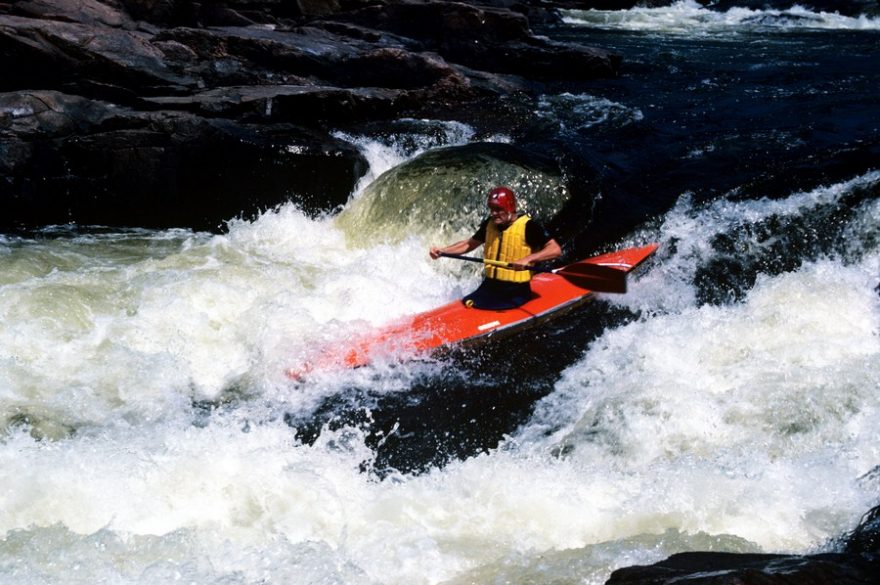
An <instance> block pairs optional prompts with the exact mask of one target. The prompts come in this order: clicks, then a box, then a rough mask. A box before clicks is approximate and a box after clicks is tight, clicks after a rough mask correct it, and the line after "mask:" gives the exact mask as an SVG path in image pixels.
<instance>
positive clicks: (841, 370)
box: [0, 2, 880, 585]
mask: <svg viewBox="0 0 880 585" xmlns="http://www.w3.org/2000/svg"><path fill="white" fill-rule="evenodd" d="M878 29H880V21H878V20H876V19H872V18H870V17H868V16H856V17H848V16H847V17H845V16H840V15H836V14H826V13H820V12H813V11H809V10H806V9H802V8H791V9H763V10H753V9H733V10H730V11H727V12H711V11H709V10H707V9H704V8H701V7H699V6H697V5H696V4H695V3H690V2H679V3H677V4H675V5H673V6H671V7H667V8H662V9H634V10H629V11H616V12H602V11H571V12H568V13H566V25H565V26H563V27H556V28H553V29H548V30H546V31H542V34H547V35H548V36H557V37H558V38H565V39H580V40H582V41H583V42H585V43H586V44H593V45H598V46H602V47H604V48H608V49H611V50H615V51H617V52H620V53H621V54H622V55H623V56H624V63H625V67H624V71H623V74H622V75H621V76H620V77H619V78H617V79H614V80H607V81H602V82H596V84H595V86H594V87H593V88H591V90H590V91H589V92H586V93H583V94H578V95H573V94H560V95H546V96H544V97H543V98H542V100H541V101H540V104H539V111H540V112H541V114H542V115H544V116H546V117H547V119H548V121H549V123H552V124H558V125H559V127H560V129H561V132H562V134H563V135H564V136H566V137H567V140H568V141H569V142H570V144H571V145H573V147H576V148H579V149H589V150H590V151H592V152H595V154H596V157H597V158H598V159H601V160H602V161H604V163H605V164H607V165H608V166H609V167H612V168H614V169H615V171H614V172H616V173H617V177H616V178H615V177H613V176H612V177H611V178H612V182H613V183H615V186H616V191H615V190H611V191H610V192H609V193H608V195H607V199H606V202H607V204H608V205H610V206H611V209H612V210H616V211H618V212H619V214H620V216H621V217H624V218H625V219H622V220H621V222H620V224H619V225H618V226H617V228H618V231H623V232H624V233H623V235H622V236H619V237H617V238H616V239H614V240H613V241H604V242H602V243H601V246H595V247H596V248H597V249H598V248H601V249H602V250H605V249H613V248H617V247H625V246H628V245H640V244H644V243H647V242H658V243H659V244H660V249H659V251H658V253H657V255H656V258H654V259H653V261H652V262H651V263H650V264H649V265H648V266H646V267H645V270H644V271H642V272H641V273H640V274H639V275H638V276H637V277H636V278H634V279H632V280H631V282H630V290H629V292H628V293H627V294H626V295H600V296H599V298H598V299H597V300H596V301H595V302H594V303H592V305H591V306H590V307H589V308H588V309H587V310H586V311H585V313H584V314H583V315H581V316H572V317H570V318H568V319H565V320H564V321H563V322H561V323H557V324H555V325H551V326H549V327H548V328H547V329H545V330H541V331H539V332H538V333H537V334H535V335H537V339H535V338H532V339H531V340H530V341H529V340H524V339H516V340H514V341H516V342H517V343H519V345H520V347H519V349H515V348H500V349H499V348H495V350H494V353H493V352H489V353H488V354H487V355H482V356H476V357H475V358H474V359H475V361H471V360H469V359H468V355H464V356H454V357H450V358H448V359H446V358H438V359H433V360H420V361H415V362H405V363H402V364H401V363H396V362H393V361H390V362H380V363H377V364H375V365H372V366H369V367H365V368H360V369H358V370H353V371H345V372H332V373H327V374H325V375H317V376H315V377H313V378H311V379H308V380H305V381H301V382H294V381H291V380H288V379H287V378H286V377H285V376H284V374H283V372H284V369H285V368H286V367H288V366H290V365H291V363H293V362H296V361H297V360H298V359H301V357H302V356H303V355H306V354H307V353H308V351H309V350H310V349H311V348H313V347H314V346H316V345H319V344H326V343H340V342H344V340H345V339H347V338H348V337H349V336H350V335H352V334H356V333H357V332H360V331H366V330H369V329H370V328H371V327H376V326H379V325H382V324H384V323H388V322H390V321H391V320H393V319H394V318H396V317H401V316H405V315H408V314H412V313H415V312H418V311H422V310H426V309H429V308H433V307H435V306H438V305H440V304H443V303H445V302H448V301H449V300H451V299H453V298H455V297H456V296H459V295H461V294H462V293H464V292H467V291H468V290H470V289H471V288H472V287H473V286H475V285H476V283H477V282H478V281H479V275H478V273H477V272H476V271H475V270H471V269H470V268H469V267H464V266H459V265H456V264H453V263H444V262H443V261H431V260H430V259H429V257H428V255H427V249H428V246H429V245H431V244H435V243H443V242H446V241H449V239H450V238H454V237H459V236H465V235H468V234H469V233H470V230H471V229H472V228H473V225H474V224H475V223H476V222H478V221H479V219H480V214H481V211H480V209H479V207H478V206H473V207H470V208H466V209H464V210H462V206H463V203H462V200H461V199H456V198H455V197H453V196H450V197H449V199H442V198H441V199H437V200H434V201H433V202H432V203H431V205H433V206H434V207H432V208H431V209H430V210H428V212H426V211H425V210H424V209H421V210H415V209H412V208H407V207H406V206H405V205H403V203H402V201H401V200H400V199H397V200H387V201H386V200H381V198H379V196H378V190H377V189H376V184H378V183H380V182H381V181H382V180H383V177H384V181H385V182H386V183H387V182H388V181H389V180H391V181H394V180H398V179H395V176H394V175H393V174H392V175H389V174H388V173H386V171H394V170H395V169H399V168H400V167H401V166H402V165H405V164H406V163H407V162H408V161H411V160H412V159H413V158H414V157H416V156H417V155H419V154H422V153H423V152H425V151H426V150H429V149H431V148H434V147H436V146H448V145H462V144H466V143H468V142H470V141H472V140H473V133H472V132H471V131H470V129H469V128H468V127H467V126H465V125H463V124H458V123H447V124H446V125H445V128H446V133H445V135H444V136H443V137H442V139H439V142H438V138H437V136H436V135H433V136H432V138H430V139H429V138H428V137H426V136H424V137H420V136H405V137H404V136H401V137H393V138H392V139H390V140H383V141H377V140H376V139H374V138H369V137H363V136H347V137H346V139H348V140H351V141H352V142H354V143H356V144H357V145H358V146H359V147H360V148H361V149H362V150H363V152H364V153H365V154H366V155H367V157H368V159H369V160H370V163H371V172H370V175H369V176H368V177H366V178H365V180H364V181H363V182H362V183H361V185H359V187H358V189H357V190H356V192H355V193H353V194H352V197H351V199H350V201H349V203H348V204H347V205H346V206H345V208H343V209H342V210H341V211H339V213H335V214H331V215H327V216H321V217H312V216H309V215H307V214H305V213H303V212H302V211H300V210H299V209H298V208H297V207H296V206H295V205H293V204H286V205H283V206H281V207H279V208H277V209H274V210H269V211H267V212H265V213H264V214H263V215H261V216H260V217H259V218H256V219H254V220H242V219H235V218H230V222H229V225H228V229H227V230H226V231H225V232H224V233H223V234H205V233H195V232H191V231H188V230H169V231H148V230H112V229H106V228H99V227H89V226H53V227H47V228H46V229H44V230H40V231H38V232H35V233H32V234H26V235H21V234H19V235H5V236H3V235H0V322H2V326H0V424H2V438H0V486H2V487H0V581H2V582H3V583H4V584H10V585H19V584H21V585H24V584H27V585H36V584H42V583H71V584H72V583H83V584H95V583H143V584H147V583H151V584H152V583H172V582H182V583H197V584H220V583H223V584H245V583H247V584H251V583H340V584H342V583H345V584H367V583H370V584H373V583H375V584H408V585H409V584H418V583H425V584H427V583H449V584H464V583H486V584H488V583H506V582H510V583H549V582H553V583H588V584H599V583H603V582H604V581H605V579H607V578H608V575H609V574H610V572H611V571H612V570H614V569H615V568H618V567H621V566H626V565H632V564H645V563H651V562H655V561H658V560H661V559H663V558H665V557H666V556H668V555H670V554H673V553H675V552H680V551H685V550H715V551H734V552H785V553H810V552H816V551H824V550H833V549H834V547H835V546H836V545H835V542H836V541H835V539H837V538H838V537H839V536H841V535H842V534H845V533H846V532H847V531H849V530H852V529H853V528H854V527H855V526H856V525H857V524H858V522H859V519H860V517H861V516H862V515H863V514H864V513H865V512H866V511H867V510H869V509H870V508H871V507H873V506H875V505H877V504H878V502H880V472H878V469H880V467H878V466H880V366H878V363H880V289H878V286H880V165H878V163H877V161H876V159H872V158H871V157H870V156H868V155H865V154H863V153H864V152H865V151H864V150H862V148H863V146H864V145H872V144H873V145H874V147H876V145H877V143H878V135H880V129H878V123H880V122H878V121H880V102H878V101H877V98H876V88H877V87H880V66H878V63H880V58H878V57H880V55H878V53H880V48H878V47H880V32H878ZM494 139H495V140H497V141H498V142H510V141H511V139H510V137H504V136H498V137H495V138H494ZM874 152H876V151H874ZM479 170H481V169H474V168H468V167H467V166H466V165H463V166H461V167H459V168H454V169H450V170H449V171H448V175H443V176H441V178H440V179H435V180H442V181H448V182H449V183H450V184H455V185H466V184H468V182H469V181H470V180H471V177H470V175H471V174H472V173H474V172H478V171H479ZM383 173H384V175H383ZM456 173H457V174H458V175H457V176H456ZM389 176H390V177H391V179H389V178H388V177H389ZM399 180H404V178H400V179H399ZM534 180H535V181H536V182H537V183H538V184H540V181H541V180H543V179H542V178H541V177H534ZM450 191H451V192H456V193H457V192H459V191H456V190H455V189H450ZM636 193H641V194H642V195H641V197H640V198H638V199H632V200H631V201H623V200H621V201H617V200H616V199H615V197H620V198H622V197H623V194H626V195H627V196H628V197H634V195H635V194H636ZM371 198H372V199H371ZM408 204H409V205H412V203H411V202H410V203H408ZM365 209H366V210H369V212H366V211H365ZM634 210H635V211H634ZM550 211H552V210H550ZM436 217H443V218H448V221H445V222H437V221H434V220H433V219H432V218H436ZM633 218H635V219H636V220H637V221H635V220H634V219H633ZM612 227H613V226H612ZM597 229H598V228H597ZM599 231H601V230H599ZM364 234H368V235H369V236H370V237H364ZM582 244H583V245H584V246H585V247H586V246H587V245H588V244H589V240H585V241H584V242H582ZM530 335H531V334H530ZM402 412H406V413H407V418H406V419H405V420H404V418H403V417H402V415H400V413H402Z"/></svg>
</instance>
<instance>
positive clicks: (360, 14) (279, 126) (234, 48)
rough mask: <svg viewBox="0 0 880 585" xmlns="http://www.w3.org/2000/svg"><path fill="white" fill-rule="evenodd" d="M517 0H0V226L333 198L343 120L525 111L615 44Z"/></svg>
mask: <svg viewBox="0 0 880 585" xmlns="http://www.w3.org/2000/svg"><path fill="white" fill-rule="evenodd" d="M526 13H532V14H533V16H534V17H536V18H552V17H553V13H552V11H549V10H545V9H537V8H530V7H528V6H526V5H520V4H516V5H514V6H512V7H509V8H508V7H503V6H502V7H498V6H489V5H485V6H484V5H477V4H464V3H456V2H445V1H431V2H420V1H405V2H393V3H386V2H368V1H357V2H345V1H339V2H336V1H327V2H317V1H316V2H299V3H293V2H291V3H282V2H278V1H275V0H264V1H253V0H252V1H237V2H221V3H197V2H182V1H181V2H172V1H165V2H149V1H136V0H121V1H107V2H99V1H98V0H81V1H72V0H40V1H28V2H12V3H2V2H0V64H2V70H3V72H4V74H3V76H2V78H0V137H2V140H3V149H2V150H0V185H2V194H0V205H2V207H3V209H4V213H3V214H2V218H0V229H6V230H8V229H14V228H16V227H30V226H39V225H45V224H59V223H61V224H64V223H80V224H101V225H113V226H142V227H174V226H181V227H191V228H194V229H208V230H216V229H219V228H220V227H221V226H222V223H223V222H224V220H228V219H230V218H232V217H235V216H238V215H244V216H249V215H252V214H254V213H255V212H258V211H259V210H262V209H266V208H271V207H273V206H274V205H277V204H279V203H281V202H284V201H286V200H289V199H292V200H294V201H297V202H298V203H299V204H301V205H302V206H303V207H304V208H305V209H307V210H309V211H312V212H320V211H327V210H330V209H333V208H335V207H336V206H337V205H339V204H341V203H343V202H344V201H345V200H346V198H347V197H348V196H349V194H350V193H351V191H352V188H353V187H354V185H355V184H356V182H357V180H358V179H359V178H360V177H361V176H362V175H363V173H364V172H365V171H366V163H365V161H364V160H363V158H362V156H361V155H360V153H359V152H358V151H357V150H356V149H355V148H353V147H352V146H351V145H350V144H349V143H347V142H345V141H342V140H340V139H339V138H337V137H336V135H335V132H338V131H357V129H358V128H359V127H362V126H364V125H366V124H370V125H372V130H373V131H377V130H378V128H379V127H381V125H382V124H390V123H392V122H394V121H396V120H399V119H401V118H409V117H412V118H423V117H431V118H432V119H443V118H454V119H456V120H460V121H465V122H468V123H472V124H474V125H475V127H476V128H478V129H480V130H481V131H483V132H495V131H499V130H503V131H506V132H511V133H516V132H517V131H520V130H521V129H522V128H523V127H524V126H528V125H529V124H530V123H531V120H532V118H533V116H531V115H529V114H528V111H529V107H530V99H531V98H532V97H533V96H534V94H535V92H536V91H537V90H538V89H539V88H541V87H542V86H545V85H547V84H576V83H578V82H582V81H584V80H588V79H591V78H595V77H597V76H613V75H615V74H616V73H617V68H618V66H619V62H620V59H619V58H618V57H617V56H615V55H613V54H610V53H608V52H605V51H602V50H599V49H594V48H589V47H583V46H578V45H571V44H560V43H554V42H552V41H549V40H546V39H543V38H540V37H537V36H535V35H533V34H532V32H531V30H530V28H529V20H528V18H527V15H526Z"/></svg>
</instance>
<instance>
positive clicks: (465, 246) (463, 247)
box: [428, 238, 483, 260]
mask: <svg viewBox="0 0 880 585" xmlns="http://www.w3.org/2000/svg"><path fill="white" fill-rule="evenodd" d="M482 244H483V242H481V241H480V240H476V239H474V238H468V239H466V240H461V241H458V242H455V243H454V244H449V245H448V246H446V247H445V248H437V247H436V246H435V247H432V248H431V249H430V251H429V252H428V253H429V254H430V255H431V258H433V259H434V260H436V259H437V258H439V257H440V254H441V253H442V254H466V253H468V252H470V251H471V250H473V249H474V248H476V247H477V246H480V245H482Z"/></svg>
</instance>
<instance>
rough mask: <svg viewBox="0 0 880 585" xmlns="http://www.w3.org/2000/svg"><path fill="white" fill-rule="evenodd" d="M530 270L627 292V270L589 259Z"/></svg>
mask: <svg viewBox="0 0 880 585" xmlns="http://www.w3.org/2000/svg"><path fill="white" fill-rule="evenodd" d="M440 255H441V256H443V257H444V258H454V259H456V260H467V261H468V262H479V263H481V264H489V265H491V266H501V267H502V268H513V265H512V264H510V263H509V262H499V261H498V260H488V259H485V258H474V257H473V256H465V255H463V254H447V253H445V252H440ZM528 270H529V271H530V272H546V273H548V274H555V275H557V276H561V277H562V278H564V279H565V280H567V281H568V282H570V283H572V284H573V285H575V286H579V287H581V288H585V289H588V290H591V291H594V292H611V293H625V292H626V272H624V271H623V270H618V269H616V268H611V267H608V266H602V265H601V264H592V263H590V262H587V261H585V260H584V261H581V262H575V263H574V264H569V265H568V266H565V267H564V268H559V269H556V270H553V269H552V268H538V267H537V266H530V267H529V268H528Z"/></svg>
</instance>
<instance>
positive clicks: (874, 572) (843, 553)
mask: <svg viewBox="0 0 880 585" xmlns="http://www.w3.org/2000/svg"><path fill="white" fill-rule="evenodd" d="M838 548H839V549H840V552H835V553H825V554H816V555H770V554H731V553H717V552H688V553H681V554H677V555H673V556H671V557H669V558H668V559H666V560H664V561H661V562H659V563H655V564H653V565H650V566H644V567H627V568H624V569H619V570H617V571H615V572H614V573H612V574H611V578H610V579H608V581H606V584H607V585H672V584H673V583H687V584H688V585H791V584H793V583H797V585H830V584H833V585H866V584H867V583H877V582H878V578H880V506H878V507H876V508H874V509H873V510H871V511H870V512H868V514H866V515H865V517H864V518H863V520H862V522H861V524H860V525H859V526H858V528H856V529H855V530H854V531H853V532H852V533H851V534H849V535H847V536H845V537H843V538H842V539H841V543H840V545H839V547H838Z"/></svg>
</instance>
